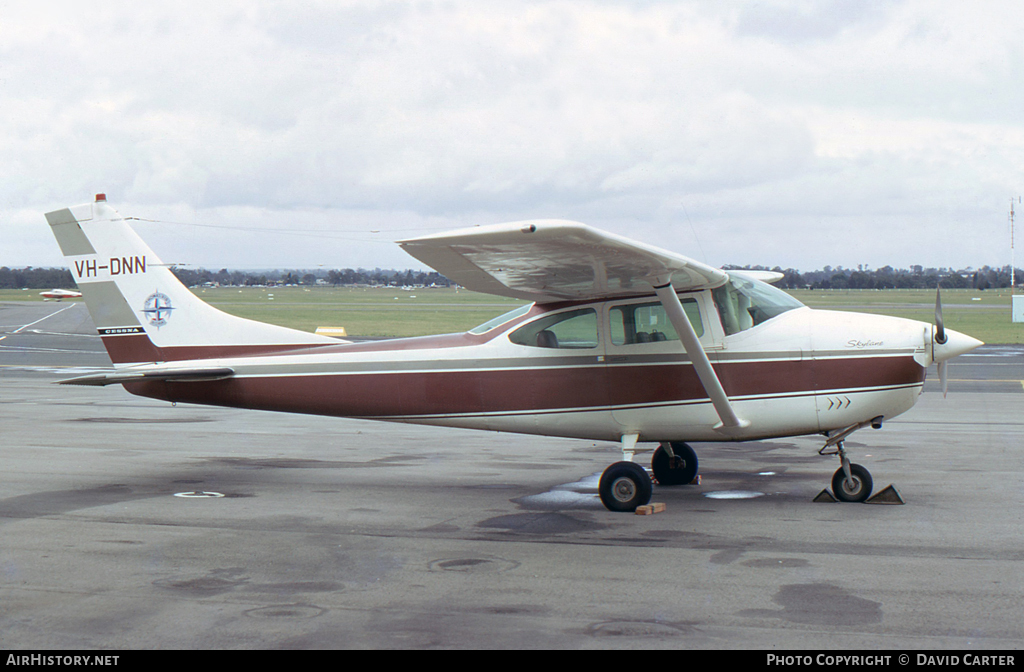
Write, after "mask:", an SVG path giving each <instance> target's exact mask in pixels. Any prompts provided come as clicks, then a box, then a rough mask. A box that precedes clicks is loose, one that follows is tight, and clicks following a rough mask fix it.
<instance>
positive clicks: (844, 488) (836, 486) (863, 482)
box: [818, 416, 883, 502]
mask: <svg viewBox="0 0 1024 672" xmlns="http://www.w3.org/2000/svg"><path fill="white" fill-rule="evenodd" d="M882 420H883V418H882V416H878V417H876V418H872V419H870V420H865V421H864V422H859V423H857V424H855V425H850V426H849V427H846V428H844V429H840V430H836V431H833V432H829V434H828V441H826V442H825V445H824V446H822V448H821V450H819V451H818V454H819V455H838V456H839V463H840V465H841V466H840V467H839V469H837V470H836V473H835V474H833V475H832V492H833V493H834V494H835V497H836V499H838V500H839V501H841V502H863V501H865V500H866V499H867V498H868V497H870V496H871V488H872V487H874V484H873V482H872V480H871V473H870V472H868V470H867V469H865V468H864V467H863V466H861V465H859V464H852V463H851V462H850V458H849V457H847V455H846V449H845V447H844V440H845V439H846V437H848V436H849V435H850V434H853V433H854V432H856V431H857V430H858V429H862V428H864V427H867V426H868V425H871V426H872V427H873V428H875V429H881V427H882ZM832 446H835V451H834V452H829V451H828V449H829V448H831V447H832Z"/></svg>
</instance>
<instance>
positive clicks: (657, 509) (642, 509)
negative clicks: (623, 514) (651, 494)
mask: <svg viewBox="0 0 1024 672" xmlns="http://www.w3.org/2000/svg"><path fill="white" fill-rule="evenodd" d="M664 510H665V504H664V503H662V502H658V503H657V504H644V505H643V506H638V507H636V515H638V516H651V515H654V514H655V513H661V512H662V511H664Z"/></svg>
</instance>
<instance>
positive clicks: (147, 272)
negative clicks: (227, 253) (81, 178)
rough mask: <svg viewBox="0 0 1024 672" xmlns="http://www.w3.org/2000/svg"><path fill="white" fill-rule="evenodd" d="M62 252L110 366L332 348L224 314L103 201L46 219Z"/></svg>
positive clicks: (311, 337)
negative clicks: (181, 278)
mask: <svg viewBox="0 0 1024 672" xmlns="http://www.w3.org/2000/svg"><path fill="white" fill-rule="evenodd" d="M46 221H47V222H48V223H49V224H50V228H51V229H52V230H53V235H54V236H55V237H56V238H57V243H58V244H59V245H60V249H61V252H63V253H64V256H65V258H66V259H67V263H68V266H69V268H70V269H71V273H72V275H73V276H74V278H75V282H76V283H78V287H79V290H80V291H81V292H82V296H83V298H84V299H85V302H86V305H87V306H88V308H89V314H90V315H92V319H93V322H94V323H95V324H96V329H97V330H98V331H99V334H100V336H101V337H102V338H103V344H104V345H105V346H106V348H107V353H108V354H109V355H110V359H111V360H112V361H113V362H114V364H116V365H121V364H134V363H144V362H161V361H173V360H185V359H214V358H221V357H233V356H244V355H256V354H266V353H271V352H279V351H283V350H294V349H298V348H302V347H316V346H323V345H337V344H338V343H339V341H338V340H337V339H334V338H329V337H325V336H317V335H315V334H309V333H306V332H304V331H298V330H295V329H288V328H285V327H279V326H275V325H271V324H265V323H263V322H256V321H253V320H247V319H244V318H240V317H235V316H234V315H229V314H227V313H224V312H222V311H220V310H217V309H216V308H214V307H213V306H210V305H209V304H207V303H205V302H203V301H202V300H201V299H199V298H198V297H197V296H195V295H194V294H193V293H192V292H191V291H189V289H188V288H187V287H185V286H184V285H183V284H181V282H179V281H178V279H177V278H176V277H175V276H174V274H173V273H171V270H170V269H169V268H168V267H167V266H166V265H165V264H163V263H161V261H160V259H159V258H158V257H157V256H156V255H155V254H154V253H153V250H151V249H150V248H149V246H148V245H146V243H145V242H143V240H142V239H141V238H140V237H139V236H138V235H137V234H136V233H135V231H134V230H132V228H131V227H130V226H128V224H127V222H125V221H124V219H123V218H122V217H121V216H120V215H119V214H118V213H117V211H116V210H114V209H113V208H112V207H110V206H109V205H107V201H106V197H105V196H104V195H103V194H97V195H96V200H95V201H94V202H92V203H86V204H84V205H79V206H75V207H71V208H65V209H63V210H56V211H54V212H49V213H47V214H46Z"/></svg>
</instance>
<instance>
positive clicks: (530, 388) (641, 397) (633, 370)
mask: <svg viewBox="0 0 1024 672" xmlns="http://www.w3.org/2000/svg"><path fill="white" fill-rule="evenodd" d="M715 369H716V371H718V374H719V376H720V378H721V379H722V381H723V385H724V387H725V389H726V392H727V393H728V394H729V396H731V397H745V396H754V395H794V394H813V393H815V392H816V391H817V390H844V391H856V390H857V389H861V388H864V389H869V388H877V387H887V386H898V385H914V384H919V383H921V382H923V380H924V369H923V368H921V367H920V366H918V365H917V364H916V363H915V362H914V360H913V358H911V357H874V358H871V357H861V358H848V359H826V360H805V361H760V362H735V363H725V364H718V365H716V366H715ZM125 388H127V389H128V390H129V391H130V392H132V393H134V394H141V395H143V396H151V397H157V398H160V399H166V400H168V401H181V402H190V403H198V404H212V405H218V406H232V407H239V408H256V409H263V410H275V411H288V412H294V413H312V414H318V415H335V416H347V417H373V418H387V417H398V416H430V415H447V414H458V415H473V414H486V413H523V412H529V411H551V410H556V409H601V408H609V407H618V406H636V405H645V404H667V403H679V402H692V401H702V400H705V399H707V394H706V393H705V392H704V388H703V386H702V385H701V383H700V380H699V379H698V378H697V376H696V374H695V373H694V370H693V367H692V366H689V365H682V364H664V365H657V366H642V367H639V366H637V367H635V366H620V367H610V368H605V367H600V366H589V367H567V368H543V367H538V366H536V365H534V366H533V367H532V368H529V367H524V368H514V369H513V368H508V369H498V370H462V371H395V372H389V373H368V374H345V373H339V374H331V375H319V376H302V375H294V376H280V377H250V378H246V377H238V378H231V379H227V380H218V381H206V382H189V383H174V382H166V383H165V382H144V383H128V384H125Z"/></svg>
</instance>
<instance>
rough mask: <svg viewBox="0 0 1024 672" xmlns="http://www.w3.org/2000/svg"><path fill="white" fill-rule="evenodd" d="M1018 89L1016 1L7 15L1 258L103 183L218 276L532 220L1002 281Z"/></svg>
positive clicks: (755, 254) (157, 242)
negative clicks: (971, 273) (983, 274)
mask: <svg viewBox="0 0 1024 672" xmlns="http://www.w3.org/2000/svg"><path fill="white" fill-rule="evenodd" d="M1022 84H1024V3H1020V2H978V3H967V2H960V1H956V2H954V1H949V2H944V1H941V0H922V1H917V0H908V1H907V2H881V1H877V2H865V1H863V0H837V1H833V2H810V1H807V2H805V1H803V0H777V1H762V2H747V3H743V2H729V3H712V2H682V1H679V0H673V1H671V2H664V3H662V2H654V1H651V2H641V1H636V2H625V1H623V2H615V1H610V0H605V1H601V2H586V1H584V0H569V1H566V2H559V1H552V2H543V1H536V2H515V1H510V0H502V1H501V2H493V3H492V2H483V1H480V0H477V1H473V2H459V1H457V0H456V1H451V2H426V1H425V2H358V1H356V2H326V1H325V2H307V3H301V2H296V1H294V0H288V2H279V3H278V2H254V1H251V0H246V1H244V2H231V1H228V0H217V1H216V2H209V1H204V2H189V1H181V0H179V1H177V2H173V3H162V4H160V3H153V4H152V5H150V4H147V3H138V2H124V3H118V2H101V3H95V4H94V3H81V2H68V3H54V2H38V1H36V2H24V3H22V2H0V265H7V266H18V267H20V266H25V265H33V266H55V265H56V266H59V265H63V260H62V258H61V256H60V252H59V250H58V248H57V245H56V243H55V241H54V240H53V238H52V236H51V235H50V233H49V230H48V227H47V226H46V224H45V221H44V219H43V216H42V214H43V213H44V212H47V211H49V210H53V209H57V208H60V207H64V206H67V205H73V204H76V203H81V202H85V201H89V200H92V197H93V194H95V193H97V192H105V193H106V194H107V196H108V200H109V201H110V203H111V205H113V206H114V207H116V208H117V209H118V210H119V211H120V212H121V214H122V215H124V216H131V217H139V218H141V219H146V220H157V221H156V222H152V221H151V222H139V223H138V224H137V225H136V229H137V230H138V231H139V233H140V234H141V235H142V236H143V237H144V238H146V239H147V240H148V242H150V244H151V246H152V247H153V248H154V249H155V250H156V252H157V253H158V254H159V255H160V256H161V257H162V258H163V259H164V261H168V262H176V263H186V264H193V265H195V266H204V267H208V268H221V267H229V268H267V267H279V268H280V267H303V268H314V267H317V266H319V265H321V264H322V265H324V266H325V267H328V268H336V267H360V266H362V267H374V266H381V267H399V268H408V267H414V268H420V267H421V266H420V265H419V264H418V262H415V260H412V259H411V258H409V257H407V256H406V255H405V254H404V253H403V252H402V251H401V250H400V248H398V247H397V246H396V245H394V242H393V241H394V240H397V239H401V238H405V237H412V236H415V235H418V234H421V233H422V234H426V233H433V232H436V231H440V230H444V229H448V228H456V227H462V226H470V225H474V224H490V223H495V222H505V221H514V220H521V219H536V218H563V219H572V220H577V221H583V222H586V223H588V224H591V225H594V226H597V227H600V228H604V229H607V230H611V231H614V232H616V233H620V234H624V235H628V236H631V237H635V238H638V239H641V240H643V241H646V242H649V243H653V244H656V245H659V246H661V247H665V248H668V249H671V250H674V251H677V252H680V253H682V254H685V255H688V256H691V257H693V258H695V259H698V260H701V261H705V262H707V263H710V264H713V265H721V264H727V263H734V264H748V263H749V264H765V265H768V266H775V265H779V266H783V267H795V268H799V269H802V270H805V271H806V270H812V269H817V268H821V267H822V266H824V265H826V264H830V265H832V266H836V265H843V266H846V267H856V266H857V265H858V264H867V265H869V266H870V267H872V268H875V267H880V266H884V265H887V264H888V265H893V266H897V267H906V266H909V265H910V264H924V265H926V266H952V267H956V268H963V267H969V266H972V267H979V266H982V265H985V264H989V265H1000V266H1001V265H1004V264H1007V263H1009V249H1008V248H1009V231H1008V221H1007V214H1008V209H1009V203H1010V199H1011V197H1014V196H1019V195H1020V194H1021V193H1022V192H1024V86H1022ZM1020 223H1021V224H1022V225H1024V217H1022V218H1021V220H1020ZM1021 239H1022V240H1024V236H1021ZM1017 262H1018V265H1020V264H1021V263H1022V262H1024V253H1022V254H1019V255H1017Z"/></svg>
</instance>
